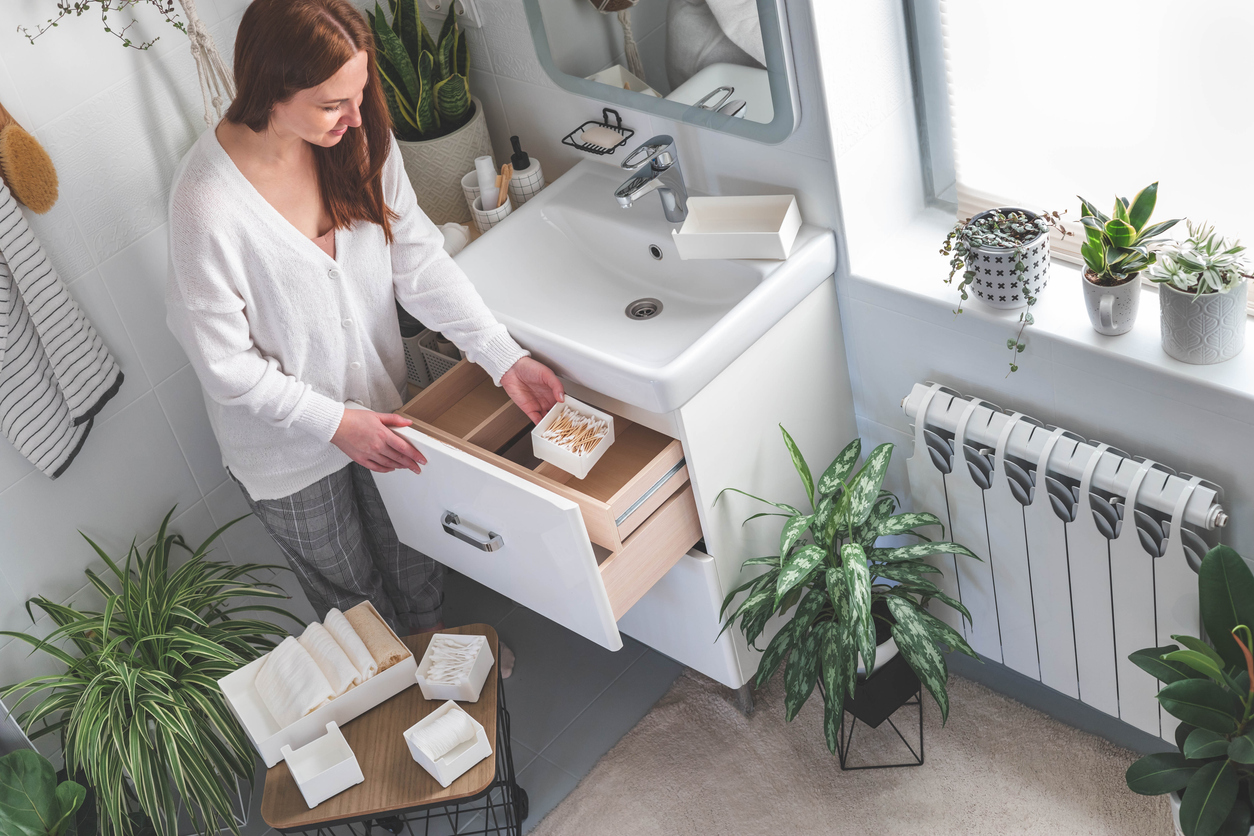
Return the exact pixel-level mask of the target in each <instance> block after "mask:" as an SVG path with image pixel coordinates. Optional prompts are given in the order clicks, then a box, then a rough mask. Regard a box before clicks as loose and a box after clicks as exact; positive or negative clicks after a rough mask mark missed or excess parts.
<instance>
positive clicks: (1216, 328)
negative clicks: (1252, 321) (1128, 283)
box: [1158, 279, 1250, 365]
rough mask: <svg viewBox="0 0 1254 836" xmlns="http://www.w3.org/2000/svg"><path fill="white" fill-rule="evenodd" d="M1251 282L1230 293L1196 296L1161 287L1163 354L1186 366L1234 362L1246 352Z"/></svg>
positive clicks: (1243, 280)
mask: <svg viewBox="0 0 1254 836" xmlns="http://www.w3.org/2000/svg"><path fill="white" fill-rule="evenodd" d="M1249 286H1250V282H1249V279H1242V280H1241V283H1240V284H1238V285H1237V286H1236V287H1234V288H1233V289H1232V290H1229V291H1228V292H1227V293H1203V294H1202V295H1201V296H1195V295H1194V294H1192V293H1185V292H1183V291H1180V290H1176V289H1175V288H1174V287H1171V286H1170V285H1168V284H1165V283H1164V284H1160V285H1159V286H1158V288H1159V290H1158V300H1159V304H1160V307H1161V309H1162V335H1163V351H1166V352H1167V353H1168V354H1170V355H1171V356H1172V357H1174V358H1176V359H1177V360H1182V361H1184V362H1185V363H1194V364H1197V365H1204V364H1209V363H1222V362H1223V361H1224V360H1231V359H1232V358H1233V357H1236V356H1237V355H1238V354H1240V353H1241V349H1243V348H1245V318H1246V304H1247V302H1248V299H1249Z"/></svg>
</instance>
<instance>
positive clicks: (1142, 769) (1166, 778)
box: [1124, 752, 1197, 795]
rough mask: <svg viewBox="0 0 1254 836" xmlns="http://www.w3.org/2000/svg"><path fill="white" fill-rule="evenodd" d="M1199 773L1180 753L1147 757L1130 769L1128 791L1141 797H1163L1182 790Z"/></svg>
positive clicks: (1165, 753)
mask: <svg viewBox="0 0 1254 836" xmlns="http://www.w3.org/2000/svg"><path fill="white" fill-rule="evenodd" d="M1196 772H1197V766H1196V765H1191V764H1189V762H1188V761H1187V760H1186V759H1185V757H1184V755H1182V754H1180V753H1179V752H1161V753H1158V754H1154V755H1146V756H1145V757H1143V758H1141V759H1140V760H1138V761H1136V762H1135V763H1134V764H1132V765H1131V766H1129V767H1128V771H1127V773H1126V774H1125V775H1124V778H1126V779H1127V782H1128V789H1130V790H1132V791H1133V792H1135V793H1139V794H1140V795H1163V794H1164V793H1169V792H1175V791H1176V790H1182V789H1184V788H1185V787H1186V786H1188V783H1189V779H1190V778H1192V777H1193V775H1194V773H1196Z"/></svg>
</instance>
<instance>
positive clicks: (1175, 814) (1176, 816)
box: [1168, 792, 1254, 836]
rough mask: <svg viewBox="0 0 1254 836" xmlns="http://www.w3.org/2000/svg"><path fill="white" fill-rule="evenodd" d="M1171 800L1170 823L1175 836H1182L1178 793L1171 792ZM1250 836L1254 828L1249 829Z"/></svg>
mask: <svg viewBox="0 0 1254 836" xmlns="http://www.w3.org/2000/svg"><path fill="white" fill-rule="evenodd" d="M1168 797H1169V798H1170V799H1171V823H1172V824H1174V825H1175V827H1176V836H1184V831H1183V830H1181V829H1180V793H1178V792H1173V793H1172V794H1171V795H1170V796H1168ZM1250 834H1251V836H1254V827H1251V828H1250Z"/></svg>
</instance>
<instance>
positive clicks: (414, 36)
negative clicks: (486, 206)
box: [366, 0, 492, 224]
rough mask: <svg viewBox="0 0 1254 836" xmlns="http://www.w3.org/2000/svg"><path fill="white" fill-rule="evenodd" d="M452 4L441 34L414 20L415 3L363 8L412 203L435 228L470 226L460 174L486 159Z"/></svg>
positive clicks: (481, 121) (391, 0) (479, 112)
mask: <svg viewBox="0 0 1254 836" xmlns="http://www.w3.org/2000/svg"><path fill="white" fill-rule="evenodd" d="M454 5H456V4H454V3H450V4H449V6H448V8H449V12H448V15H447V16H446V17H445V18H444V25H443V26H442V27H441V28H440V35H439V37H438V38H437V39H432V37H431V33H430V32H428V31H427V27H426V26H425V25H424V24H423V22H422V18H421V17H420V16H419V15H418V0H388V6H389V7H390V11H391V15H392V19H391V23H389V22H388V19H387V18H386V17H385V16H384V13H383V8H382V7H381V6H380V5H379V4H378V3H376V4H375V8H374V11H373V12H371V11H367V12H366V17H368V18H369V19H370V28H371V30H373V32H374V40H375V60H376V62H377V63H378V66H379V75H380V77H381V79H382V81H383V92H384V94H385V95H386V96H387V100H388V110H389V111H390V112H391V115H392V132H393V133H394V134H395V135H396V141H397V143H398V144H399V145H400V148H401V157H403V158H404V160H405V173H406V174H407V175H408V176H409V181H410V183H412V184H413V187H414V192H415V193H416V194H417V196H418V205H419V206H420V207H421V208H422V211H423V212H425V213H426V214H427V217H429V218H430V219H431V220H432V222H434V223H436V224H443V223H448V222H450V221H456V222H457V223H470V207H469V206H467V205H466V198H465V195H463V193H462V184H461V180H462V175H464V174H465V173H466V172H468V171H471V170H472V169H473V168H474V167H475V158H476V157H483V156H491V155H492V140H491V137H489V136H488V123H487V119H486V117H485V116H484V110H483V103H482V102H479V101H478V100H477V99H474V98H472V97H471V95H470V46H469V42H468V41H467V40H466V35H465V33H463V32H462V31H461V28H460V27H459V26H458V25H457V14H456V12H455V11H454V9H453V6H454Z"/></svg>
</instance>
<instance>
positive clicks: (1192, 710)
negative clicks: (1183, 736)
mask: <svg viewBox="0 0 1254 836" xmlns="http://www.w3.org/2000/svg"><path fill="white" fill-rule="evenodd" d="M1158 702H1159V704H1160V705H1162V707H1163V708H1164V709H1165V710H1166V711H1167V713H1168V714H1170V715H1172V716H1173V717H1177V718H1179V719H1181V720H1183V721H1184V722H1186V723H1189V724H1191V725H1194V726H1197V727H1198V728H1203V729H1210V730H1211V731H1216V732H1219V733H1220V734H1229V733H1231V732H1232V731H1233V730H1235V729H1236V727H1237V718H1239V717H1241V715H1242V712H1243V708H1242V705H1241V700H1239V699H1238V698H1237V696H1236V695H1235V694H1233V693H1232V692H1231V691H1229V690H1227V689H1225V688H1223V687H1222V686H1220V685H1216V684H1215V683H1214V682H1211V681H1210V680H1209V679H1186V680H1183V681H1181V682H1172V683H1170V684H1168V685H1164V686H1163V689H1162V690H1161V691H1159V692H1158Z"/></svg>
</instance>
